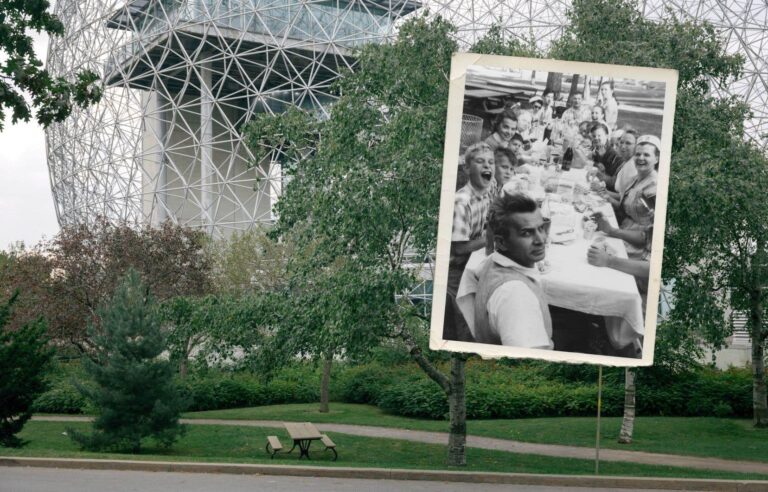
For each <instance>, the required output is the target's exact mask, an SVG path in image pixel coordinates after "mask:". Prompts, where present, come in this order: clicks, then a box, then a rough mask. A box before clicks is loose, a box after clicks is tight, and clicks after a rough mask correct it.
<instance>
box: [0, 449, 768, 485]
mask: <svg viewBox="0 0 768 492" xmlns="http://www.w3.org/2000/svg"><path fill="white" fill-rule="evenodd" d="M0 466H28V467H40V468H67V469H75V470H120V471H146V472H180V473H220V474H233V475H278V476H294V477H321V478H359V479H373V480H424V481H437V482H464V483H488V484H510V485H512V484H514V485H544V486H550V487H566V486H568V487H601V488H608V489H648V490H653V489H666V490H696V491H717V492H762V491H765V490H768V481H760V480H707V479H688V478H641V477H615V476H605V477H603V476H597V475H535V474H525V473H493V472H461V471H442V470H407V469H399V468H391V469H390V468H349V467H319V466H290V465H259V464H235V463H183V462H172V461H133V460H131V461H122V460H93V459H62V458H26V457H13V456H0Z"/></svg>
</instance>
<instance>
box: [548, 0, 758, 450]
mask: <svg viewBox="0 0 768 492" xmlns="http://www.w3.org/2000/svg"><path fill="white" fill-rule="evenodd" d="M569 20H570V24H569V26H568V27H567V28H566V31H565V33H564V36H563V37H562V38H561V39H560V40H558V41H557V42H556V43H554V45H553V47H552V50H551V53H550V55H551V56H552V57H553V58H560V59H566V60H578V61H589V62H600V63H615V64H623V65H640V66H651V67H665V68H674V69H677V70H678V72H679V82H678V87H677V89H678V94H677V104H676V107H675V122H674V140H673V142H672V163H671V178H670V187H669V202H668V208H667V233H666V239H665V248H664V268H663V270H662V275H663V277H664V280H665V281H666V282H668V283H671V285H673V296H674V298H675V307H674V309H673V311H672V314H671V316H670V320H669V321H667V322H665V323H663V324H661V325H660V326H659V330H660V333H659V335H660V336H661V337H662V338H663V339H664V341H665V343H667V342H671V343H673V344H674V345H675V346H676V347H686V348H687V349H689V350H690V349H693V350H695V345H694V344H692V343H691V341H692V340H693V341H706V342H709V343H710V344H712V345H714V346H720V345H722V344H723V343H724V340H725V338H726V337H727V336H729V335H730V334H731V333H732V326H730V324H729V323H728V322H727V321H726V317H725V311H726V309H727V308H729V307H730V308H734V309H750V306H751V305H750V303H749V302H746V301H745V299H749V298H755V299H757V300H758V301H759V302H757V304H755V306H757V305H760V306H762V304H763V300H762V299H763V298H762V296H763V295H764V294H762V290H763V288H762V287H761V286H760V285H761V284H760V281H758V280H757V279H758V278H759V277H760V275H761V272H760V271H759V270H758V269H756V268H755V266H756V264H757V263H756V262H755V260H759V258H760V255H762V254H763V253H760V252H758V251H759V250H754V251H753V250H750V249H746V250H745V249H743V248H742V249H739V248H738V245H739V244H742V245H743V242H744V241H747V242H750V244H751V241H755V242H756V243H755V244H764V239H763V236H761V235H760V234H761V233H760V227H761V226H762V224H764V223H765V221H764V220H763V219H761V217H763V215H762V214H764V212H763V210H765V209H766V208H768V198H763V197H764V193H763V192H761V191H760V190H761V188H760V187H759V186H761V185H764V184H763V183H764V180H763V179H762V176H763V174H764V173H765V172H766V166H765V161H764V159H761V158H760V153H759V152H758V151H757V150H756V149H753V148H751V147H750V146H749V144H744V143H743V142H742V138H743V134H744V128H743V122H744V119H745V118H746V116H747V114H748V108H747V106H746V105H745V104H744V103H743V102H742V101H740V100H738V99H737V98H735V97H731V98H722V99H719V98H715V97H713V96H711V95H710V88H711V87H712V86H713V85H718V86H720V87H724V86H725V85H727V84H728V83H729V82H730V81H732V80H733V79H734V78H735V77H737V76H738V75H739V73H740V71H741V68H742V65H743V58H742V57H741V56H740V55H729V54H727V53H726V52H725V43H724V40H723V39H722V38H721V37H720V36H719V35H718V34H717V32H716V31H715V29H714V28H713V27H712V26H711V25H709V24H707V23H693V22H690V21H680V20H678V19H676V18H674V17H668V18H666V19H664V20H662V21H661V22H652V21H650V20H648V19H645V18H644V17H643V16H642V14H641V13H640V11H639V10H638V9H637V5H636V3H635V2H631V1H628V0H624V1H608V0H576V1H574V2H573V5H572V10H571V12H570V13H569ZM705 204H706V206H704V205H705ZM755 255H757V256H755ZM735 272H737V273H735ZM736 276H738V278H739V279H741V280H740V281H736V280H735V278H736ZM747 278H749V279H752V282H751V283H749V282H745V281H744V279H747ZM726 279H727V280H728V281H726ZM758 292H760V294H759V295H758V294H757V293H758ZM750 296H751V297H750ZM761 309H764V308H761V307H755V308H754V310H750V312H751V313H752V314H751V318H750V319H751V322H750V330H751V334H752V340H753V371H754V377H755V383H754V386H755V391H754V397H755V424H759V423H760V422H762V423H763V424H764V423H765V419H766V413H765V408H766V405H765V401H766V400H765V383H764V371H763V364H762V362H759V363H758V362H757V359H761V358H762V353H763V347H764V344H765V334H764V332H765V329H764V328H763V327H762V321H761V319H762V318H761V317H760V316H758V313H759V312H760V310H761ZM667 332H670V333H667ZM675 350H678V349H675ZM667 352H669V351H667ZM632 379H633V378H632V377H630V381H631V380H632ZM627 389H628V390H629V391H632V390H633V385H632V384H628V385H627ZM630 439H631V436H630Z"/></svg>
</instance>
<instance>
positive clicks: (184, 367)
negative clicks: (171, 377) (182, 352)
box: [179, 357, 189, 379]
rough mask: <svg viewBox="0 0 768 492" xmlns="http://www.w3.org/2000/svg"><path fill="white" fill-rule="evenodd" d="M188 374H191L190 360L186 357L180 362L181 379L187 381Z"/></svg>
mask: <svg viewBox="0 0 768 492" xmlns="http://www.w3.org/2000/svg"><path fill="white" fill-rule="evenodd" d="M187 374H189V359H187V358H186V357H184V358H183V359H181V360H180V361H179V378H181V379H187Z"/></svg>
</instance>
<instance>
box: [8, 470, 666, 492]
mask: <svg viewBox="0 0 768 492" xmlns="http://www.w3.org/2000/svg"><path fill="white" fill-rule="evenodd" d="M177 490H178V491H184V492H212V491H214V492H259V491H269V492H296V491H301V490H311V491H312V492H326V491H327V492H374V491H376V492H378V491H385V490H397V491H413V492H417V491H418V492H459V491H467V490H472V492H497V491H499V492H500V491H502V490H503V491H510V490H514V491H516V492H559V491H562V490H572V491H574V492H609V489H602V488H600V489H596V488H581V487H573V488H568V489H564V488H563V487H541V486H530V485H493V484H467V483H448V482H423V481H401V480H361V479H341V478H313V477H280V476H268V475H218V474H206V473H167V472H138V471H135V472H134V471H109V470H66V469H55V468H32V467H0V492H97V491H98V492H102V491H104V492H173V491H177ZM622 492H641V491H640V490H638V489H634V490H631V489H622ZM654 492H660V491H659V490H658V489H657V490H655V491H654ZM661 492H664V491H661Z"/></svg>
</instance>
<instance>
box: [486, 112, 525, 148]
mask: <svg viewBox="0 0 768 492" xmlns="http://www.w3.org/2000/svg"><path fill="white" fill-rule="evenodd" d="M516 131H517V116H515V113H514V112H513V111H512V110H506V111H504V112H502V113H499V115H498V116H497V117H496V120H495V121H494V123H493V133H492V134H490V135H489V136H488V138H486V139H485V141H484V142H485V143H486V144H488V146H489V147H491V151H492V152H493V151H495V150H496V149H498V148H499V147H503V148H506V147H509V141H510V140H511V139H512V135H514V134H515V132H516Z"/></svg>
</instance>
